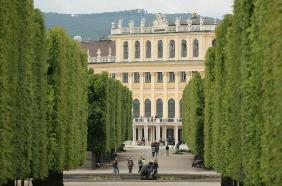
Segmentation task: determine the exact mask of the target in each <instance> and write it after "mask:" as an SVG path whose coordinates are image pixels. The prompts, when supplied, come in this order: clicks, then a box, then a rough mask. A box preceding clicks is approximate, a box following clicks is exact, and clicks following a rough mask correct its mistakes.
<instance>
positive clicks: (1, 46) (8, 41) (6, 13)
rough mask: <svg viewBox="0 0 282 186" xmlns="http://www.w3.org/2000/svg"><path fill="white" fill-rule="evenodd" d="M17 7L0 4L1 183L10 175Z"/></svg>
mask: <svg viewBox="0 0 282 186" xmlns="http://www.w3.org/2000/svg"><path fill="white" fill-rule="evenodd" d="M17 21H18V20H17V11H16V1H15V0H11V1H9V0H6V1H3V2H2V3H1V6H0V139H1V140H0V165H1V169H0V185H2V184H3V183H6V182H7V180H11V179H13V176H14V174H13V166H12V164H13V161H14V160H13V156H12V150H13V142H12V137H13V134H12V133H13V128H12V126H13V122H14V118H15V112H14V110H15V99H14V98H15V95H16V86H15V84H16V82H17V65H18V64H17V62H16V61H17V59H18V50H15V48H14V47H15V46H18V45H17V34H18V32H17Z"/></svg>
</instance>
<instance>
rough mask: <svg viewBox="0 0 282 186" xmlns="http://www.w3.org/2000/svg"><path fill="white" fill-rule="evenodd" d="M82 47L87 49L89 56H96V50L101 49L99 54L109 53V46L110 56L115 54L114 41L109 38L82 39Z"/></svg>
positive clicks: (106, 54)
mask: <svg viewBox="0 0 282 186" xmlns="http://www.w3.org/2000/svg"><path fill="white" fill-rule="evenodd" d="M81 46H82V48H85V49H86V50H89V55H90V56H91V57H97V56H98V54H97V52H98V50H99V49H100V51H101V56H102V57H105V56H108V55H109V48H110V49H111V56H115V55H116V47H115V42H114V41H111V40H100V41H82V42H81Z"/></svg>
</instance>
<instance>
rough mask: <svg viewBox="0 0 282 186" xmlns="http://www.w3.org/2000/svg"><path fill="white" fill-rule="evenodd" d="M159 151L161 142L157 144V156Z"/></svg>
mask: <svg viewBox="0 0 282 186" xmlns="http://www.w3.org/2000/svg"><path fill="white" fill-rule="evenodd" d="M159 150H160V142H156V150H155V151H156V156H158V155H159Z"/></svg>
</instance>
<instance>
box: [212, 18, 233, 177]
mask: <svg viewBox="0 0 282 186" xmlns="http://www.w3.org/2000/svg"><path fill="white" fill-rule="evenodd" d="M231 23H232V16H231V15H227V16H225V18H224V19H223V21H222V22H221V23H220V25H218V26H217V29H216V46H215V67H214V73H215V83H214V108H213V109H214V123H213V125H212V143H211V149H212V154H213V157H212V161H213V162H212V165H213V167H214V168H215V169H216V170H218V171H220V172H223V167H224V149H223V146H222V145H221V141H222V138H223V136H222V134H223V132H224V128H223V126H222V121H223V116H222V112H223V110H222V105H223V103H222V99H221V98H222V95H223V94H224V87H223V86H224V75H225V74H224V73H225V72H226V70H225V68H226V67H225V62H226V49H225V48H226V44H227V33H228V28H229V27H230V25H231Z"/></svg>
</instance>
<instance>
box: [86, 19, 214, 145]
mask: <svg viewBox="0 0 282 186" xmlns="http://www.w3.org/2000/svg"><path fill="white" fill-rule="evenodd" d="M140 21H141V24H140V26H138V27H135V26H134V22H133V21H130V22H129V24H128V27H123V26H122V21H121V20H120V21H119V22H118V24H117V25H116V24H115V23H112V29H111V35H110V37H109V38H110V40H100V41H94V42H91V41H89V42H88V41H84V42H82V46H83V47H84V48H86V50H87V51H88V61H89V68H93V69H94V72H95V73H101V72H104V71H105V72H108V73H109V75H110V76H111V77H112V78H115V79H117V80H120V81H121V82H122V83H123V84H124V85H126V86H127V87H128V88H129V89H130V90H132V96H133V103H132V105H133V111H132V114H133V118H134V119H133V143H135V144H136V143H137V142H140V141H141V139H142V138H144V139H145V141H146V143H147V144H148V143H150V142H151V141H154V140H160V139H162V140H163V141H166V142H168V143H174V142H177V141H179V140H181V139H182V92H183V89H184V88H185V85H186V84H187V82H188V81H189V80H190V79H191V77H192V76H193V73H195V72H200V74H201V75H202V76H204V60H205V54H206V51H207V49H208V48H209V47H210V46H212V45H214V44H215V27H216V25H217V21H216V19H215V20H210V19H204V18H203V17H200V16H198V15H197V14H193V16H192V17H191V18H189V19H187V20H184V21H183V20H180V19H178V18H177V19H176V20H175V22H174V23H173V24H169V23H168V21H167V20H166V18H165V16H164V15H162V14H157V15H156V19H155V20H154V22H153V23H152V26H150V27H147V26H145V19H142V20H140Z"/></svg>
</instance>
